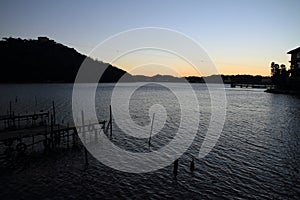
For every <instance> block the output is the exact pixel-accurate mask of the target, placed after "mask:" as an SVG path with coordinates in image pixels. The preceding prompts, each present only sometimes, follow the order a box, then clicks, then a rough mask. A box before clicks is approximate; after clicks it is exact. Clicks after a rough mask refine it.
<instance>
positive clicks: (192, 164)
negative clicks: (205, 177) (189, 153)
mask: <svg viewBox="0 0 300 200" xmlns="http://www.w3.org/2000/svg"><path fill="white" fill-rule="evenodd" d="M194 169H195V161H194V157H192V161H191V165H190V170H191V172H193V171H194Z"/></svg>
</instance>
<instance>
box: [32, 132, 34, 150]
mask: <svg viewBox="0 0 300 200" xmlns="http://www.w3.org/2000/svg"><path fill="white" fill-rule="evenodd" d="M33 146H34V135H33V134H32V150H33Z"/></svg>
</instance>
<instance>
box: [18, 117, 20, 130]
mask: <svg viewBox="0 0 300 200" xmlns="http://www.w3.org/2000/svg"><path fill="white" fill-rule="evenodd" d="M18 128H20V114H18Z"/></svg>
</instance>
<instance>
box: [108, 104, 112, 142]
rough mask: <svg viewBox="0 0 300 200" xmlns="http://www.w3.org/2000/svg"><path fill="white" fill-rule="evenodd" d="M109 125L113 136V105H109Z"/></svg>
mask: <svg viewBox="0 0 300 200" xmlns="http://www.w3.org/2000/svg"><path fill="white" fill-rule="evenodd" d="M109 123H110V124H109V125H110V137H112V111H111V105H109Z"/></svg>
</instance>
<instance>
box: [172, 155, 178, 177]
mask: <svg viewBox="0 0 300 200" xmlns="http://www.w3.org/2000/svg"><path fill="white" fill-rule="evenodd" d="M177 171H178V159H176V160H175V161H174V169H173V174H174V176H175V177H176V176H177Z"/></svg>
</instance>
